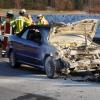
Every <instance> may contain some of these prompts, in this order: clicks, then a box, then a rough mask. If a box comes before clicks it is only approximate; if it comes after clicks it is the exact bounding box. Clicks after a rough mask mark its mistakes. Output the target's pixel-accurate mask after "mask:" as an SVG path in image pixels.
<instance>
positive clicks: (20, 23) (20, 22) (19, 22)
mask: <svg viewBox="0 0 100 100" xmlns="http://www.w3.org/2000/svg"><path fill="white" fill-rule="evenodd" d="M30 25H32V18H31V17H28V18H27V17H26V10H25V9H22V10H20V11H19V17H17V18H16V19H15V20H14V22H13V23H12V26H14V27H15V28H14V29H15V32H14V33H15V34H18V33H20V32H21V31H22V30H23V28H24V27H27V26H30Z"/></svg>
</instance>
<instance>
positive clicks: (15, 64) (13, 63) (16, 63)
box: [9, 51, 20, 68]
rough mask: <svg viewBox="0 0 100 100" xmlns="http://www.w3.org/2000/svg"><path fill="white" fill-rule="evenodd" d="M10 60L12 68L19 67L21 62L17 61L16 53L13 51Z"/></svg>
mask: <svg viewBox="0 0 100 100" xmlns="http://www.w3.org/2000/svg"><path fill="white" fill-rule="evenodd" d="M9 62H10V65H11V67H12V68H19V67H20V63H18V62H17V59H16V57H15V53H14V52H13V51H11V53H10V56H9Z"/></svg>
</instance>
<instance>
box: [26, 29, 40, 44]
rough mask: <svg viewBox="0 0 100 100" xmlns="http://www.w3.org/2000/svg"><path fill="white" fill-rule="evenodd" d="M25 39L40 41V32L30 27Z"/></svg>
mask: <svg viewBox="0 0 100 100" xmlns="http://www.w3.org/2000/svg"><path fill="white" fill-rule="evenodd" d="M27 40H30V41H33V42H37V43H39V42H41V33H40V31H39V30H38V29H30V30H29V32H28V35H27Z"/></svg>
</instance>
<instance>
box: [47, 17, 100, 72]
mask: <svg viewBox="0 0 100 100" xmlns="http://www.w3.org/2000/svg"><path fill="white" fill-rule="evenodd" d="M97 25H98V20H96V19H85V20H82V21H78V22H75V23H72V24H68V25H63V26H55V27H54V28H53V30H52V32H51V34H52V35H50V39H49V41H50V44H51V45H53V46H54V47H56V49H57V52H56V53H55V54H54V55H53V56H54V58H55V61H57V63H55V66H56V67H59V68H60V69H61V70H62V71H66V69H73V70H74V71H86V70H88V71H91V70H97V69H99V68H100V46H99V45H98V44H96V43H94V42H93V41H92V38H93V37H94V35H95V32H96V28H97ZM59 62H60V63H59Z"/></svg>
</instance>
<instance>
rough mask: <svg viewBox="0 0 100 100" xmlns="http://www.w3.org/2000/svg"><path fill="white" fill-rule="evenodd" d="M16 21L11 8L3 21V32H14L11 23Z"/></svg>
mask: <svg viewBox="0 0 100 100" xmlns="http://www.w3.org/2000/svg"><path fill="white" fill-rule="evenodd" d="M13 21H14V14H13V11H12V10H10V11H8V12H7V13H6V20H5V21H4V22H3V23H2V25H1V27H2V34H3V35H5V34H12V26H11V23H12V22H13Z"/></svg>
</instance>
